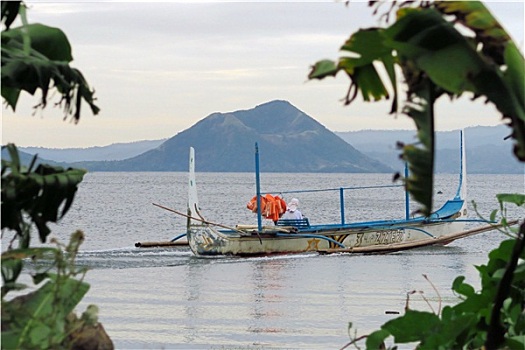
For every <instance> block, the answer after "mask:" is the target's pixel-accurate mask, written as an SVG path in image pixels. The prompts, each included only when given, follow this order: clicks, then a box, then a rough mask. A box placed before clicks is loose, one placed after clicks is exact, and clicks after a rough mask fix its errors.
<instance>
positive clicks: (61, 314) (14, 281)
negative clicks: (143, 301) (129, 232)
mask: <svg viewBox="0 0 525 350" xmlns="http://www.w3.org/2000/svg"><path fill="white" fill-rule="evenodd" d="M1 6H2V7H1V11H2V13H1V17H2V23H3V24H4V25H5V30H4V29H3V30H2V71H1V76H2V97H3V98H4V101H5V103H6V104H7V105H8V106H10V107H11V108H12V109H13V110H15V108H16V105H17V102H18V98H19V96H20V92H21V91H26V92H28V93H30V94H34V93H35V92H36V91H37V90H38V89H40V90H41V91H42V99H41V102H40V104H39V105H38V106H37V107H41V108H45V107H46V103H47V95H48V92H49V91H50V90H51V89H54V88H56V90H57V91H58V93H59V94H60V95H61V96H62V98H61V100H60V102H59V104H62V103H64V111H65V113H66V116H67V115H69V114H72V115H73V118H74V120H75V121H78V120H79V118H80V105H81V102H82V100H84V101H86V102H87V103H88V104H89V105H90V107H91V110H92V112H93V113H94V114H97V113H98V111H99V109H98V107H97V106H96V105H95V104H94V98H93V91H91V90H90V89H89V86H88V85H87V82H86V81H85V80H84V78H83V76H82V74H81V72H80V71H78V70H76V69H74V68H71V67H70V66H69V62H71V60H72V56H71V46H70V44H69V41H68V40H67V37H66V35H65V34H64V33H63V32H62V31H61V30H60V29H58V28H51V27H47V26H44V25H41V24H32V25H29V24H28V23H27V19H26V16H25V5H24V4H23V3H21V2H20V1H3V2H2V5H1ZM18 16H20V18H21V20H22V24H23V25H22V26H21V27H19V28H14V29H13V28H11V25H12V24H13V23H14V21H15V19H16V18H17V17H18ZM3 148H4V146H2V149H3ZM5 148H7V151H8V153H9V160H7V159H2V171H1V175H2V183H1V188H2V236H3V235H4V231H5V230H12V231H13V232H14V237H13V239H12V240H11V242H10V243H9V245H8V247H7V249H6V250H5V251H3V252H2V256H1V259H2V266H1V270H2V281H3V284H2V289H1V291H2V349H67V348H73V344H79V342H80V341H81V344H82V345H80V347H82V346H84V348H101V347H100V346H99V345H100V344H103V345H102V347H103V348H108V349H109V348H112V347H113V344H112V342H111V340H110V339H109V337H107V334H105V332H104V331H103V328H102V326H101V325H98V324H97V326H96V327H93V323H94V322H96V307H95V309H93V307H91V309H89V310H88V311H87V312H86V313H85V314H84V315H83V316H82V318H81V319H77V318H76V316H75V315H74V313H72V311H73V309H74V308H75V307H76V306H77V304H78V303H79V302H80V300H81V299H82V298H83V297H84V295H85V294H86V292H87V291H88V289H89V285H88V284H87V283H85V282H83V281H82V278H80V279H79V278H78V277H77V276H78V275H81V276H82V277H83V275H84V274H85V272H86V271H85V269H80V270H77V268H76V267H75V258H76V255H77V252H78V249H79V246H80V244H81V243H82V241H83V240H84V234H83V233H82V232H81V231H77V232H75V233H74V234H73V235H72V236H71V239H70V243H69V244H68V245H67V246H64V245H61V244H59V243H58V242H54V243H56V245H57V247H56V248H46V247H40V248H35V247H31V246H30V243H31V229H32V228H33V227H36V229H37V230H38V234H39V238H40V241H41V242H43V243H45V242H46V240H47V238H48V235H49V234H50V232H51V231H50V229H49V227H48V224H49V223H52V222H57V221H58V220H60V219H61V218H62V217H63V216H64V215H65V214H66V213H67V212H68V211H69V209H70V208H71V205H72V204H73V200H74V197H75V194H76V191H77V189H78V184H79V183H80V182H81V181H82V179H83V176H84V174H85V171H84V170H81V169H71V168H70V169H63V168H61V167H52V166H49V165H46V164H39V165H38V166H36V168H35V169H33V167H35V164H36V156H35V157H34V158H33V160H32V162H31V164H30V165H29V166H28V167H27V168H26V167H24V166H22V164H21V162H20V157H19V153H18V150H17V149H16V146H15V145H13V144H8V145H7V146H5ZM15 242H18V247H17V248H14V247H13V244H14V243H15ZM30 261H31V262H32V263H33V269H31V270H30V271H29V272H28V271H25V272H26V273H28V274H29V275H30V276H31V278H32V281H33V284H34V285H33V286H31V291H30V292H28V293H26V294H21V293H18V296H17V297H14V298H11V299H8V298H7V295H8V294H9V293H10V292H12V291H17V292H19V291H24V290H25V289H29V288H30V287H28V286H27V285H25V284H23V283H20V282H19V281H18V279H19V277H20V275H21V273H22V271H23V270H24V264H27V263H28V262H30ZM86 327H87V328H86ZM89 327H91V328H89ZM84 329H87V330H86V333H89V335H87V336H86V334H85V333H83V332H84ZM79 339H80V340H79ZM100 339H103V340H100ZM93 340H94V342H93ZM86 344H87V345H86ZM94 344H95V345H94Z"/></svg>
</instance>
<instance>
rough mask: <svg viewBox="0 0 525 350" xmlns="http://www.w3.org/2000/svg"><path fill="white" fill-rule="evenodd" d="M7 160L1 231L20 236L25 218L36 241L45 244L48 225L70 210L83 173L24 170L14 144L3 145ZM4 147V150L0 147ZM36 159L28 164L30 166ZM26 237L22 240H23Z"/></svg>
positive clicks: (43, 168) (44, 167) (45, 168)
mask: <svg viewBox="0 0 525 350" xmlns="http://www.w3.org/2000/svg"><path fill="white" fill-rule="evenodd" d="M5 147H6V148H7V150H8V152H9V155H10V158H11V160H6V159H2V229H4V228H8V229H11V230H14V231H16V232H17V234H18V235H20V236H23V235H24V234H26V233H25V232H24V227H26V226H27V222H26V217H29V218H30V219H31V221H32V222H33V223H34V224H35V225H36V227H37V229H38V232H39V236H40V240H41V241H42V242H45V240H46V237H47V236H48V235H49V233H50V230H49V228H48V226H47V223H48V222H57V221H58V220H59V219H60V218H62V217H63V216H64V215H65V214H66V213H67V212H68V210H69V209H70V208H71V204H72V203H73V198H74V197H75V193H76V191H77V188H78V184H79V183H80V182H81V181H82V179H83V176H84V174H85V173H86V171H85V170H81V169H72V168H69V169H63V168H61V167H52V166H50V165H46V164H40V165H38V166H37V167H36V169H35V170H34V171H33V169H32V165H30V167H29V168H27V169H24V167H23V166H22V164H21V163H20V160H19V156H18V150H17V148H16V146H15V145H13V144H9V145H7V146H5ZM2 148H4V147H2ZM35 160H36V157H35V158H34V159H33V161H32V163H31V164H34V163H35ZM26 239H29V237H23V240H24V241H25V240H26Z"/></svg>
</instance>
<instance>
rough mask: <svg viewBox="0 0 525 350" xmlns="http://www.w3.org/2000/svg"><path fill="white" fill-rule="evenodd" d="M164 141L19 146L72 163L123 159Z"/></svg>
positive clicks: (45, 156) (43, 156)
mask: <svg viewBox="0 0 525 350" xmlns="http://www.w3.org/2000/svg"><path fill="white" fill-rule="evenodd" d="M164 141H166V139H163V140H146V141H136V142H129V143H114V144H112V145H109V146H100V147H99V146H97V147H87V148H43V147H19V150H20V151H23V152H26V153H29V154H38V156H39V157H41V158H45V159H50V160H54V161H56V162H69V163H71V162H81V161H104V160H122V159H127V158H131V157H134V156H137V155H139V154H141V153H144V152H146V151H148V150H150V149H153V148H155V147H158V146H159V145H161V144H162V143H163V142H164Z"/></svg>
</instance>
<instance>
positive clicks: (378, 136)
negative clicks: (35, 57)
mask: <svg viewBox="0 0 525 350" xmlns="http://www.w3.org/2000/svg"><path fill="white" fill-rule="evenodd" d="M509 133H510V129H509V128H508V127H507V126H505V125H500V126H491V127H488V126H476V127H469V128H466V129H465V134H466V145H467V169H468V172H469V173H471V174H476V173H478V174H479V173H481V174H500V173H501V174H522V173H524V169H525V166H524V164H523V163H520V162H518V161H517V160H516V158H515V157H514V156H513V153H512V141H511V140H504V138H505V137H506V136H508V135H509ZM335 135H336V137H335V138H334V136H335ZM415 135H416V133H415V131H410V130H362V131H349V132H335V133H332V132H330V131H329V130H327V129H326V128H325V127H324V126H322V125H321V124H319V123H318V122H317V121H315V120H314V119H312V118H311V117H309V116H307V115H305V114H304V113H303V112H301V111H299V110H298V109H297V108H295V107H294V106H292V105H291V104H289V103H288V102H285V101H272V102H268V103H266V104H263V105H261V106H258V107H256V108H254V109H250V110H244V111H237V112H232V113H214V114H211V115H210V116H208V117H206V118H204V119H203V120H201V121H199V122H198V123H196V124H195V125H194V126H192V127H191V128H189V129H187V130H185V131H183V132H181V133H179V134H177V135H175V136H174V137H172V138H170V139H167V140H166V139H164V140H149V141H138V142H132V143H119V144H113V145H109V146H104V147H90V148H69V149H46V148H39V147H20V150H21V151H24V152H26V153H27V154H25V155H24V158H23V162H24V163H25V162H26V160H27V163H29V160H30V159H31V155H30V154H34V153H38V155H39V159H41V158H44V160H43V162H47V163H54V164H57V163H55V162H52V161H56V162H58V164H57V165H61V166H64V167H67V166H71V164H70V163H73V162H78V161H83V162H79V163H76V166H78V167H83V168H87V169H90V170H91V171H96V170H98V171H138V170H141V171H168V170H172V171H186V170H187V154H188V148H189V146H190V145H192V146H194V147H195V148H196V150H197V159H198V161H197V170H199V171H253V168H254V165H253V162H254V161H253V149H254V143H255V141H257V142H259V148H260V154H261V167H262V171H272V172H278V171H283V172H284V171H297V172H299V171H301V172H318V171H321V172H323V171H326V172H327V171H340V172H343V171H349V172H356V171H376V172H384V171H386V172H392V171H394V170H395V171H401V170H402V169H403V163H402V162H401V160H399V154H400V151H399V150H398V149H396V142H397V141H401V142H405V143H410V142H414V141H415V140H416V136H415ZM337 136H339V137H337ZM341 139H342V140H344V141H346V143H344V142H343V143H341ZM347 143H348V144H350V145H351V146H350V148H348V146H349V145H347ZM436 148H437V150H438V151H437V154H436V172H438V173H456V172H457V171H458V168H459V156H458V154H459V132H458V131H446V132H437V133H436ZM363 154H364V155H366V156H363ZM354 155H357V158H355V157H354ZM4 157H5V155H4V153H2V158H4ZM348 157H350V158H352V160H350V159H349V158H348ZM367 157H368V158H367ZM370 158H372V159H374V161H372V162H371V160H370ZM45 159H48V160H51V161H48V160H45ZM113 160H119V161H120V162H114V161H113ZM340 160H341V161H340ZM65 162H67V163H65ZM360 162H363V163H360ZM369 162H371V163H370V164H376V165H378V164H379V163H382V164H383V165H379V169H377V170H371V169H372V168H374V166H371V167H369V166H365V165H364V164H368V163H369ZM175 164H176V165H175ZM370 164H369V165H370ZM389 168H392V169H393V170H392V169H390V170H387V169H389ZM345 169H346V170H345Z"/></svg>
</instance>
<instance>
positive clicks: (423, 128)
mask: <svg viewBox="0 0 525 350" xmlns="http://www.w3.org/2000/svg"><path fill="white" fill-rule="evenodd" d="M377 3H380V2H379V1H373V2H371V4H372V5H376V4H377ZM401 3H402V5H410V4H411V3H412V2H409V1H407V2H401ZM395 4H396V2H394V5H395ZM394 7H395V6H392V8H394ZM460 27H463V28H460ZM465 28H467V29H469V30H472V32H473V33H474V35H468V34H463V33H465V30H464V29H465ZM341 51H342V52H343V53H344V54H345V56H342V57H340V58H339V60H338V61H330V60H323V61H319V62H317V63H316V64H315V65H314V66H313V68H312V70H311V72H310V74H309V78H310V79H324V78H326V77H329V76H335V75H336V74H337V73H338V72H344V73H345V74H346V75H347V76H348V77H349V78H350V81H351V83H350V88H349V91H348V94H347V96H346V99H345V102H346V103H347V104H349V103H351V102H352V101H353V100H354V99H355V98H356V96H357V93H358V91H360V92H361V95H362V96H363V99H364V100H365V101H370V100H372V99H373V100H380V99H388V98H390V94H389V92H388V90H387V88H386V86H387V85H388V86H390V87H391V89H392V91H393V103H392V109H391V112H392V113H396V112H397V111H398V107H397V100H398V90H397V88H396V86H397V84H396V74H395V71H396V70H395V69H394V68H395V66H397V67H399V68H400V71H401V72H402V74H403V78H404V83H405V84H406V87H407V102H406V104H405V105H404V107H403V109H402V112H403V113H405V114H407V115H408V116H409V117H411V118H412V119H413V120H414V122H415V124H416V127H417V130H418V137H419V140H420V143H419V144H414V145H405V146H404V147H403V155H402V156H403V158H404V159H405V160H407V161H408V163H409V166H410V170H411V175H410V177H409V178H408V179H406V180H405V181H406V187H407V189H408V190H409V191H410V193H411V194H412V196H413V197H414V198H415V199H416V200H417V201H418V202H420V203H421V204H423V209H422V211H423V212H424V213H426V214H428V213H429V212H430V211H431V205H432V186H433V166H434V165H433V164H434V152H435V149H434V114H433V110H434V104H435V102H436V101H437V100H438V99H439V98H440V97H441V96H444V95H445V96H448V97H450V98H455V97H459V96H461V95H462V94H463V93H466V92H469V93H472V94H473V96H474V98H478V97H480V96H484V97H485V98H486V99H487V100H488V101H490V102H492V103H493V104H494V105H495V106H496V108H497V109H498V110H499V111H500V112H501V114H502V117H503V118H504V119H507V121H508V125H509V126H510V127H511V128H512V129H513V131H512V137H513V138H514V139H515V140H516V143H515V147H514V153H515V155H516V157H517V158H518V159H520V160H522V161H525V92H524V91H525V87H524V84H523V82H524V81H525V73H524V69H525V68H524V59H523V56H522V54H521V53H520V52H519V50H518V49H517V47H516V45H515V44H514V43H513V42H512V40H511V39H510V37H509V36H508V35H507V33H506V32H505V30H504V29H503V28H502V27H501V26H500V25H499V23H498V22H497V21H496V20H495V19H494V17H493V16H492V15H491V13H490V11H488V10H487V9H486V8H485V6H484V5H483V4H482V3H481V2H479V1H436V2H433V3H431V2H430V3H427V2H421V3H420V5H419V6H417V7H406V6H405V7H401V6H400V10H399V11H398V12H397V21H396V22H395V23H394V24H392V25H391V26H389V27H388V28H368V29H362V30H359V31H358V32H356V33H354V34H352V36H351V37H350V38H349V39H348V40H347V41H346V42H345V43H344V45H343V46H342V47H341ZM451 60H452V61H453V62H454V64H450V62H451ZM374 63H376V65H374ZM380 67H383V68H384V69H385V71H386V73H387V74H386V75H385V77H387V78H386V79H385V80H386V82H382V81H381V78H380V77H381V75H380V74H379V71H378V69H379V68H380ZM387 83H388V84H387Z"/></svg>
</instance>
